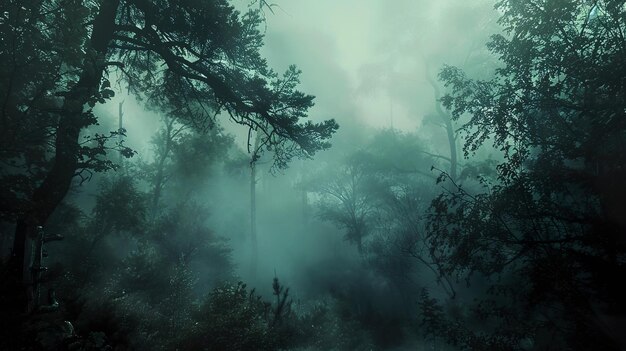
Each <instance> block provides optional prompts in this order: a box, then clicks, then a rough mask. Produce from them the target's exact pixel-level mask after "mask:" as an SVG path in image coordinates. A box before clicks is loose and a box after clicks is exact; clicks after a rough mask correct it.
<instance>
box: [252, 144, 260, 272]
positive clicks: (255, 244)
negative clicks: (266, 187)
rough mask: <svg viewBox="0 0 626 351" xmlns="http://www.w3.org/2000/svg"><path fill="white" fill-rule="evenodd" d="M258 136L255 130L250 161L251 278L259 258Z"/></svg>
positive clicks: (255, 270)
mask: <svg viewBox="0 0 626 351" xmlns="http://www.w3.org/2000/svg"><path fill="white" fill-rule="evenodd" d="M259 142H260V136H259V133H258V132H257V134H256V136H255V139H254V151H253V154H252V161H251V162H250V240H251V243H252V253H251V262H250V274H251V275H252V276H251V278H252V279H253V280H254V279H256V274H257V262H258V260H259V243H258V241H257V230H256V161H257V160H256V157H257V149H258V148H259Z"/></svg>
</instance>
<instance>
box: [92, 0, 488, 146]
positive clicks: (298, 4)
mask: <svg viewBox="0 0 626 351" xmlns="http://www.w3.org/2000/svg"><path fill="white" fill-rule="evenodd" d="M268 2H269V3H270V4H273V6H272V9H273V13H271V12H269V11H265V14H266V19H267V26H266V28H265V35H266V38H265V43H266V45H265V47H264V48H263V49H262V54H263V56H264V57H266V58H267V60H268V63H269V65H270V67H272V68H273V69H274V70H276V71H278V72H281V71H284V70H285V69H287V67H288V66H289V65H290V64H296V65H297V66H298V68H300V69H301V70H302V71H303V73H302V76H301V81H302V84H301V89H302V90H303V91H304V92H306V93H308V94H312V95H315V96H316V100H315V103H316V105H315V107H313V109H311V110H310V118H311V119H312V120H314V121H321V120H325V119H328V118H334V119H336V120H337V122H338V123H339V125H340V127H341V128H340V131H339V133H338V134H337V135H336V136H335V137H334V141H333V144H335V145H337V144H339V145H341V144H344V143H347V142H348V141H347V140H351V141H350V142H353V141H354V140H355V138H356V139H358V135H356V134H358V132H359V130H363V128H377V129H380V128H390V127H393V128H395V129H398V130H402V131H406V132H418V133H421V134H422V137H423V138H424V139H429V138H431V137H433V135H431V134H433V130H432V128H431V129H429V126H428V125H427V124H425V123H424V119H425V116H427V115H428V114H429V113H431V112H432V111H433V110H434V103H435V97H434V94H433V90H432V87H431V86H430V85H429V84H428V82H427V81H426V79H425V72H426V69H425V67H426V65H425V62H426V61H428V62H429V63H428V72H429V75H430V76H432V77H434V76H436V73H437V71H438V70H439V69H440V68H441V67H442V65H443V64H451V65H464V63H466V62H464V61H467V58H468V57H474V56H476V57H479V53H480V52H481V51H484V50H483V47H484V44H485V43H486V41H487V34H490V33H491V32H492V30H491V28H492V27H494V26H495V24H494V23H492V22H493V18H496V16H494V13H493V1H489V0H393V1H388V0H316V1H308V0H306V1H305V0H275V1H268ZM232 3H233V5H235V6H236V7H237V8H238V9H240V10H241V11H245V10H246V8H247V7H248V6H250V3H251V0H233V1H232ZM253 6H256V5H253ZM122 100H125V104H124V113H125V119H124V126H125V128H126V129H127V131H128V134H129V135H133V138H131V139H129V140H128V144H129V146H131V147H132V148H134V149H136V150H137V151H138V152H139V154H145V153H146V152H149V150H150V146H149V141H150V137H151V136H152V135H153V134H154V133H155V132H156V131H157V129H158V127H159V119H158V118H154V116H153V115H154V113H153V112H148V111H146V110H145V109H144V108H143V107H141V106H140V104H138V103H137V102H136V101H135V100H134V99H133V98H132V97H130V96H126V94H124V93H123V92H120V93H118V96H117V97H116V98H114V99H113V100H112V101H111V102H109V103H107V104H105V105H104V106H100V107H99V110H97V112H100V113H101V114H103V115H104V116H105V119H107V120H109V122H110V124H111V125H113V126H116V123H117V109H118V103H119V102H120V101H122ZM105 123H106V122H105ZM222 125H223V126H224V127H225V129H226V130H227V131H228V132H229V133H233V134H234V135H236V137H237V141H238V143H239V144H241V146H242V147H244V145H245V139H246V138H245V135H247V130H246V129H245V128H243V127H240V126H237V125H235V123H234V122H231V121H228V120H226V119H223V120H222Z"/></svg>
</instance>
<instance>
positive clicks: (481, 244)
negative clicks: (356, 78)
mask: <svg viewBox="0 0 626 351" xmlns="http://www.w3.org/2000/svg"><path fill="white" fill-rule="evenodd" d="M498 8H499V10H500V11H501V12H502V17H501V19H500V24H501V25H502V26H503V27H504V29H505V34H503V35H495V36H493V37H492V40H491V42H490V44H489V48H490V50H491V51H492V52H493V53H495V54H497V55H498V56H499V57H500V60H501V63H502V66H501V67H500V68H498V69H497V70H496V74H495V77H494V78H493V79H491V80H488V81H486V80H475V79H470V78H468V77H467V76H466V75H465V74H464V73H463V72H461V71H460V70H459V69H456V68H453V67H445V68H444V69H443V70H442V71H441V74H440V78H441V79H442V80H443V81H444V82H445V83H446V85H447V86H448V87H449V88H450V90H451V92H450V94H449V95H447V96H445V97H444V98H443V99H442V101H443V103H444V105H445V106H446V107H447V108H449V109H451V111H452V113H453V118H454V119H455V120H459V118H460V117H461V116H464V115H467V116H468V118H469V121H468V122H467V123H465V124H464V125H463V127H462V131H463V132H464V133H465V135H466V139H465V140H466V143H465V146H464V150H465V154H466V156H468V155H471V154H472V153H473V152H475V151H476V150H478V148H479V147H481V146H482V145H484V144H485V143H487V142H491V143H493V145H494V146H495V147H496V148H498V149H499V150H501V152H502V154H503V157H504V161H503V162H500V163H499V164H498V165H497V167H496V169H497V175H498V179H497V181H496V182H495V183H492V184H488V183H486V182H484V183H483V185H484V188H483V191H475V190H472V189H466V188H464V187H462V186H458V185H456V184H454V185H453V186H452V187H451V189H450V191H448V192H446V193H443V194H441V195H440V196H439V197H437V198H436V199H435V201H433V204H432V214H431V217H430V226H429V233H430V237H429V241H430V247H432V248H433V250H432V251H431V255H432V256H433V257H436V258H437V260H439V261H440V262H444V264H443V266H442V268H441V270H442V273H443V274H447V275H456V276H457V277H459V278H465V279H467V281H468V282H471V281H472V276H473V275H474V276H482V277H489V278H490V279H491V280H492V281H491V282H490V283H489V286H490V288H489V290H488V292H489V293H490V295H491V296H492V297H486V298H485V300H488V301H491V300H493V301H494V305H493V306H492V307H491V308H488V306H489V305H488V304H485V305H481V308H482V314H483V315H484V317H485V319H486V320H488V321H489V322H490V323H493V324H495V325H496V326H500V327H502V326H505V325H510V326H514V327H512V328H511V331H510V332H511V333H513V335H515V337H511V338H509V339H507V340H504V341H506V342H505V345H506V347H508V348H509V349H514V348H519V347H521V346H520V343H521V340H525V339H526V338H530V340H532V344H533V345H534V346H533V347H535V348H538V349H547V348H550V347H552V346H550V345H549V344H547V340H548V339H549V338H550V339H551V340H553V343H554V345H559V346H558V347H559V348H562V349H565V348H567V349H589V348H598V347H601V348H604V349H616V348H618V344H617V338H616V337H615V336H614V335H615V334H614V330H616V329H615V328H619V324H611V323H608V324H607V323H605V322H601V321H603V320H606V319H607V316H608V315H615V314H617V315H624V313H625V312H626V307H625V306H624V304H623V301H622V300H623V299H621V298H620V297H618V296H622V295H623V293H624V291H623V288H621V287H620V286H619V284H617V279H616V277H618V276H621V275H622V274H623V273H624V272H625V271H626V261H625V258H626V255H625V253H626V250H625V249H626V247H625V246H624V241H623V234H620V233H623V231H624V222H623V217H622V216H621V215H618V213H623V212H624V207H623V203H622V204H621V203H620V201H621V200H617V199H623V198H624V196H626V188H625V187H624V185H623V184H621V182H618V181H617V180H618V179H622V178H623V177H624V169H625V168H624V166H625V165H626V162H625V161H626V152H624V148H623V147H622V146H619V143H620V142H618V140H624V136H626V134H625V132H626V130H625V129H626V128H625V127H626V126H625V125H624V123H623V122H624V120H626V118H625V117H626V116H625V115H624V113H625V112H624V111H626V109H625V107H626V105H625V103H626V102H625V101H624V98H623V97H624V87H625V86H624V84H623V78H622V77H623V76H624V75H623V74H620V73H618V72H623V70H624V67H626V66H625V65H624V59H623V58H624V57H625V56H624V46H623V36H622V34H621V33H623V32H624V29H625V28H626V12H625V11H626V9H624V7H623V2H619V1H592V2H579V1H558V2H555V1H513V0H510V1H501V2H499V3H498ZM620 38H622V39H620ZM443 178H446V176H445V175H444V177H443ZM496 282H497V283H496ZM520 317H521V318H520ZM530 321H532V323H533V324H534V325H536V326H537V327H535V328H528V327H527V324H528V323H530ZM489 331H490V332H487V333H486V334H484V335H483V336H482V337H481V338H483V340H489V339H493V338H494V337H495V336H496V335H498V334H497V333H498V331H500V332H501V330H500V329H498V328H495V329H491V330H489ZM583 331H584V332H583ZM440 332H441V331H440ZM500 335H509V334H500ZM548 335H553V336H556V339H555V338H554V337H553V336H548ZM452 339H454V338H451V340H452ZM600 345H601V346H600ZM464 347H465V348H468V349H469V348H471V349H473V348H474V346H471V345H469V344H466V345H465V346H464Z"/></svg>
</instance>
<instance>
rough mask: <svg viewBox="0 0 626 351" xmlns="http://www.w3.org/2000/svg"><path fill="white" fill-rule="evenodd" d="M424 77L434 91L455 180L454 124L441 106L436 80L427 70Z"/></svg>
mask: <svg viewBox="0 0 626 351" xmlns="http://www.w3.org/2000/svg"><path fill="white" fill-rule="evenodd" d="M426 79H427V80H428V83H430V85H431V86H432V88H433V91H434V93H435V100H436V101H435V109H436V110H437V115H438V116H439V118H440V119H441V121H442V122H443V125H444V127H445V129H446V134H447V137H448V145H449V147H450V178H452V180H454V181H456V180H457V167H458V161H457V159H458V155H457V146H456V135H455V131H454V126H453V125H452V119H451V118H450V115H449V114H448V113H446V112H445V111H444V110H443V109H442V108H441V102H440V101H439V100H440V99H441V92H440V91H439V86H438V85H437V82H435V81H434V80H433V79H432V78H431V77H430V75H429V74H428V71H427V72H426Z"/></svg>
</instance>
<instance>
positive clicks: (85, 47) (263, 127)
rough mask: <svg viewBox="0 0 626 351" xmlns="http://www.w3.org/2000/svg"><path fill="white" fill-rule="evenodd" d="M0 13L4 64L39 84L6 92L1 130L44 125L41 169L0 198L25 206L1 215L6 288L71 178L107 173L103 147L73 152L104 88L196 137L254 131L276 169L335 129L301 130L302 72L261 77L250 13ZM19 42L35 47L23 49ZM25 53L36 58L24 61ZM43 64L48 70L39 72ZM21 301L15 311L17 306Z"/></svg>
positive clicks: (9, 5)
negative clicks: (215, 123)
mask: <svg viewBox="0 0 626 351" xmlns="http://www.w3.org/2000/svg"><path fill="white" fill-rule="evenodd" d="M1 10H2V11H1V12H2V13H3V14H4V16H5V20H3V24H6V23H9V25H4V26H3V28H2V30H3V31H6V32H8V34H7V35H6V36H4V37H3V38H7V40H3V41H2V45H3V48H2V53H3V54H5V53H6V54H7V55H8V56H9V58H11V57H13V58H14V59H13V61H12V62H20V64H21V62H25V63H30V62H31V61H34V62H35V63H34V64H33V65H35V68H37V69H36V70H34V72H35V73H36V74H40V75H41V78H40V77H39V76H33V77H36V78H39V80H37V81H36V82H35V84H28V83H23V84H22V86H20V87H19V89H18V88H11V84H9V87H10V88H9V89H8V90H7V91H5V92H4V102H5V105H9V103H11V106H10V107H11V111H13V112H14V115H12V116H11V119H7V118H5V120H4V121H3V128H2V129H3V130H7V128H5V126H8V130H9V131H13V130H17V126H18V125H19V126H21V124H20V123H17V121H20V119H21V118H35V116H34V114H35V113H39V114H44V115H45V117H46V118H47V120H49V121H50V122H49V123H48V124H47V126H48V128H46V129H45V130H46V131H47V133H48V134H46V138H45V140H43V141H42V142H41V143H40V145H44V146H42V147H39V148H38V150H42V151H44V152H43V153H44V154H45V157H43V158H45V161H46V164H45V167H41V169H40V172H38V177H37V178H36V179H34V178H31V177H30V176H26V178H27V180H28V181H29V186H28V187H25V188H24V189H20V188H18V187H14V188H12V189H11V190H10V191H6V192H7V193H10V194H13V198H17V199H25V200H24V201H19V202H16V205H14V204H13V203H8V204H7V205H6V206H7V209H6V210H5V211H3V212H5V213H10V214H12V215H13V217H14V218H16V231H15V240H14V246H13V253H12V258H11V262H12V264H11V266H12V267H13V268H12V269H11V274H10V276H11V278H10V280H12V281H13V282H14V284H19V282H20V281H21V280H22V278H23V276H24V275H25V274H28V273H27V272H28V269H29V267H24V264H23V262H24V252H26V251H28V250H29V246H30V245H32V243H31V240H30V239H29V238H30V237H31V234H32V233H34V231H35V228H36V227H37V226H40V225H43V224H45V222H46V220H47V219H48V217H49V216H50V214H51V213H52V212H53V211H54V209H55V208H56V207H57V206H58V205H59V203H60V202H61V201H62V200H63V198H64V197H65V195H66V194H67V192H68V190H69V188H70V186H71V184H72V181H73V179H74V178H75V176H76V175H77V174H80V173H81V171H82V170H96V171H99V170H104V169H109V168H114V167H115V165H114V164H113V163H112V162H110V161H107V160H106V159H105V158H104V155H105V154H106V147H105V146H104V141H102V142H101V143H96V144H97V145H96V148H89V147H87V146H85V145H82V144H81V143H80V137H81V133H83V132H84V131H85V129H86V128H87V127H89V126H90V125H93V124H95V123H97V121H98V119H97V117H96V116H95V115H94V113H93V111H92V109H91V107H93V106H95V104H96V103H103V102H105V101H106V99H107V98H109V97H111V96H112V95H113V93H114V92H113V90H112V89H111V82H110V78H112V77H116V76H119V77H121V78H120V79H122V80H123V81H125V82H126V83H127V84H128V85H129V87H130V91H132V92H133V93H134V94H136V95H138V97H140V98H145V99H146V101H147V102H148V103H150V104H152V105H153V106H155V107H157V108H160V109H163V110H166V112H168V113H170V114H173V115H175V116H176V117H177V118H181V119H186V120H187V121H188V122H189V123H190V124H191V125H194V126H195V127H196V128H200V129H201V128H207V127H208V126H210V125H211V121H212V120H213V119H214V118H216V117H217V115H218V114H219V113H221V112H225V113H226V114H227V115H228V116H229V117H230V118H231V119H232V120H234V121H235V122H237V123H240V124H243V125H247V126H249V127H250V128H256V129H257V130H259V131H260V132H261V133H262V138H261V142H260V144H259V148H263V149H265V150H271V151H272V152H273V155H274V160H275V164H276V166H278V167H285V166H286V164H287V162H288V161H289V160H290V159H291V158H292V157H310V156H312V155H313V154H314V153H315V152H316V151H318V150H321V149H325V148H328V147H329V145H330V144H329V143H328V139H329V138H330V136H331V135H332V133H333V132H334V131H335V130H336V129H337V124H336V123H335V122H334V121H333V120H328V121H324V122H322V123H313V122H311V121H307V122H306V123H301V122H300V121H301V119H302V118H305V117H306V114H307V110H308V109H309V108H310V107H311V106H312V105H313V97H312V96H310V95H307V94H304V93H302V92H300V91H298V90H296V87H297V84H298V82H299V80H298V76H299V73H300V72H299V71H298V70H297V69H296V68H295V67H293V66H292V67H290V68H289V69H288V70H287V72H286V73H285V74H284V75H282V76H279V75H277V74H276V73H275V72H273V71H271V70H270V69H268V68H267V63H266V61H265V60H264V59H262V58H261V56H260V54H259V48H260V47H261V45H262V40H263V36H262V34H261V33H260V32H259V30H258V29H257V27H258V25H259V23H260V22H261V18H260V16H259V14H258V12H254V11H253V12H249V13H247V14H244V15H241V14H240V13H238V12H237V11H235V10H234V8H233V7H232V6H231V5H230V4H229V3H228V2H227V1H226V0H218V1H210V2H206V1H196V0H184V1H177V2H170V1H165V0H154V1H150V0H102V1H100V2H93V3H89V4H83V3H82V2H80V1H69V2H66V1H54V0H47V1H43V0H41V1H37V0H33V1H27V2H21V1H19V2H18V1H9V2H3V5H2V8H1ZM26 19H28V20H26ZM24 31H28V33H31V34H34V38H35V39H36V40H34V41H32V42H31V40H30V37H28V36H25V35H23V33H24ZM66 44H71V45H66ZM23 46H27V48H28V49H29V50H30V51H31V52H33V54H32V55H30V56H29V55H28V53H27V54H26V55H22V53H23V51H22V47H23ZM47 61H52V63H53V64H52V65H49V66H48V67H47V69H46V70H44V68H43V67H45V66H44V65H45V64H47ZM12 67H14V68H13V70H11V68H10V69H9V70H8V71H6V70H3V77H2V80H3V81H9V82H10V81H11V79H12V78H11V77H12V76H16V74H15V72H16V70H17V69H18V68H20V69H22V70H24V68H21V67H20V66H19V65H14V66H12ZM15 67H18V68H15ZM50 71H51V72H52V73H50V74H47V73H46V72H50ZM29 74H30V73H29ZM29 74H26V75H25V77H28V76H29ZM25 81H26V82H28V80H25ZM3 86H4V85H3ZM39 96H45V97H48V98H49V100H51V101H50V102H49V105H50V106H44V107H45V108H43V107H40V105H39V102H40V101H41V99H39V100H38V99H37V98H38V97H39ZM14 101H17V102H19V101H26V102H25V103H23V104H19V103H18V104H17V105H15V104H16V102H14ZM86 105H88V106H89V108H87V109H85V106H86ZM30 107H37V109H33V110H30V109H29V108H30ZM5 110H6V109H5ZM7 121H8V122H7ZM9 122H10V123H9ZM11 123H13V124H11ZM34 127H37V125H34ZM29 132H31V130H30V129H27V130H26V134H28V133H29ZM99 140H100V139H99ZM20 145H21V146H22V148H21V149H19V150H18V151H15V152H12V153H10V154H8V155H7V158H5V159H4V160H3V161H4V162H10V161H11V160H12V159H24V156H26V155H27V152H28V151H29V150H30V149H32V148H31V145H32V144H31V143H28V142H25V143H23V144H20ZM94 150H95V151H94ZM40 158H42V156H40ZM35 164H36V163H34V161H30V158H26V162H24V163H23V167H22V168H21V169H20V170H18V171H16V172H15V173H18V174H19V175H21V176H23V175H24V174H28V170H29V169H31V168H33V167H34V166H35ZM3 183H4V180H3ZM18 184H19V183H18ZM4 192H5V191H3V193H4ZM15 192H19V193H18V194H15ZM17 205H19V207H16V206H17ZM20 290H21V289H20ZM24 299H25V297H23V296H22V297H21V298H20V300H21V301H22V302H20V303H18V304H17V305H20V306H23V305H25V304H24Z"/></svg>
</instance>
